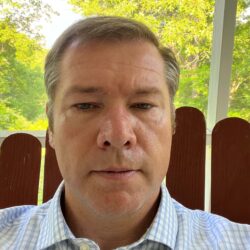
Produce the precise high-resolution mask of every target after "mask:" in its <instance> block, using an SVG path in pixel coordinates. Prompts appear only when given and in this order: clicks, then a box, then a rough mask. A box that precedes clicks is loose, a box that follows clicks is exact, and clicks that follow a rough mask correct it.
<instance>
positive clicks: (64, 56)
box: [45, 17, 178, 219]
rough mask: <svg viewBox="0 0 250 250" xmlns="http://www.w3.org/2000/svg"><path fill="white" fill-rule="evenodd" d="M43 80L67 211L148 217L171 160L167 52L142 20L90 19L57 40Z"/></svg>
mask: <svg viewBox="0 0 250 250" xmlns="http://www.w3.org/2000/svg"><path fill="white" fill-rule="evenodd" d="M45 80H46V86H47V91H48V95H49V106H48V108H47V113H48V116H49V119H50V144H51V146H52V147H53V148H54V149H55V151H56V156H57V160H58V165H59V168H60V171H61V173H62V176H63V179H64V181H65V203H66V207H67V209H68V210H70V213H71V214H74V213H75V214H78V215H79V214H81V215H83V214H85V215H88V216H91V214H92V216H93V215H94V216H99V217H102V218H106V219H112V218H113V219H114V218H123V219H124V218H126V216H128V215H130V216H131V215H134V216H135V215H136V214H139V215H140V216H142V217H145V218H146V217H148V214H149V212H150V211H151V210H152V207H154V206H155V204H156V200H157V199H158V197H159V192H160V185H161V182H162V180H163V178H164V177H165V175H166V172H167V168H168V163H169V158H170V148H171V139H172V123H173V109H174V108H173V104H172V102H173V96H174V93H175V91H176V88H177V81H178V66H177V63H176V61H175V59H174V57H173V55H172V53H171V51H170V50H168V49H164V48H161V47H160V46H159V44H158V41H157V39H156V38H155V36H154V35H153V33H152V32H151V31H150V30H149V29H148V28H147V27H145V26H144V25H142V24H139V23H137V22H134V21H131V20H128V19H124V18H116V17H96V18H90V19H86V20H84V21H80V22H78V23H76V24H75V25H73V26H72V27H70V28H69V29H68V30H66V31H65V32H64V33H63V35H62V36H61V37H60V38H59V39H58V40H57V42H56V43H55V45H54V46H53V48H52V50H51V52H50V53H49V55H48V57H47V61H46V67H45ZM67 209H66V210H67Z"/></svg>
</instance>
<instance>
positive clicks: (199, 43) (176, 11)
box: [68, 0, 250, 120]
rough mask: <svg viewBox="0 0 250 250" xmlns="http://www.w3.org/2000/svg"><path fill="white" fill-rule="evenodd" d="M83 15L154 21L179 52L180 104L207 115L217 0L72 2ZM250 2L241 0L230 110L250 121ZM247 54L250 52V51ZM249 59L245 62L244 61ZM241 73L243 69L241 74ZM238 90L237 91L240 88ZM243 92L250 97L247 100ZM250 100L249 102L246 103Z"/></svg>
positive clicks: (164, 40)
mask: <svg viewBox="0 0 250 250" xmlns="http://www.w3.org/2000/svg"><path fill="white" fill-rule="evenodd" d="M68 2H69V3H70V4H72V5H73V7H74V11H75V12H77V13H79V14H82V15H83V16H92V15H116V16H126V17H130V18H133V19H136V20H139V21H142V22H143V23H145V24H146V25H148V26H149V27H150V28H151V29H152V30H153V31H154V32H155V33H156V34H157V35H158V37H159V38H160V40H161V43H162V44H163V45H165V46H168V47H170V48H172V49H173V50H174V52H175V53H176V55H177V59H178V61H179V62H180V65H181V80H180V86H179V89H180V91H179V92H178V93H177V96H176V101H175V104H176V106H177V107H178V106H185V105H189V106H195V107H197V108H199V109H200V110H202V111H203V112H205V113H206V109H207V96H208V83H209V70H210V69H209V68H210V57H211V41H212V29H213V13H214V3H215V1H214V0H182V1H179V0H169V1H165V0H158V1H153V0H142V1H138V0H129V1H128V0H106V1H102V0H68ZM248 7H249V1H243V0H240V1H238V13H237V16H238V19H237V29H236V33H237V36H236V39H237V40H238V43H237V42H236V46H235V49H234V65H233V74H232V76H233V77H232V88H231V94H230V114H231V115H232V114H234V115H236V116H241V117H243V118H245V119H248V120H250V114H249V113H250V112H247V109H248V110H250V106H249V102H250V92H249V91H250V90H249V76H248V73H247V72H249V65H250V60H249V53H247V52H246V51H249V44H250V43H249V42H247V41H248V40H249V25H250V22H249V19H248V16H247V15H246V17H245V20H244V21H243V20H242V13H246V12H245V10H246V9H247V8H248ZM246 54H247V55H246ZM242 58H244V60H242ZM236 72H237V73H236ZM235 90H237V91H235ZM242 95H243V96H244V98H243V99H242ZM246 104H247V105H246ZM244 109H245V110H246V112H244Z"/></svg>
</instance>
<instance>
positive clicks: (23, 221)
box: [0, 202, 49, 249]
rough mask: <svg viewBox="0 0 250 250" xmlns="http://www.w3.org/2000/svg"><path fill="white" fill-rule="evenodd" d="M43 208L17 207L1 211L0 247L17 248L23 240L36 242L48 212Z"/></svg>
mask: <svg viewBox="0 0 250 250" xmlns="http://www.w3.org/2000/svg"><path fill="white" fill-rule="evenodd" d="M48 206H49V202H48V203H45V204H43V205H41V206H30V205H29V206H17V207H10V208H5V209H1V210H0V245H1V246H5V248H6V249H7V247H9V246H15V244H18V241H20V240H22V239H24V238H25V239H26V240H27V241H29V240H31V239H32V240H35V238H37V237H38V235H39V231H40V227H41V224H42V221H43V219H44V217H45V216H46V213H47V210H48Z"/></svg>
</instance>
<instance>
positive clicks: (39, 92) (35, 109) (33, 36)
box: [0, 0, 53, 129]
mask: <svg viewBox="0 0 250 250" xmlns="http://www.w3.org/2000/svg"><path fill="white" fill-rule="evenodd" d="M52 13H53V11H52V10H51V8H50V7H49V6H48V5H44V4H43V3H42V1H41V0H30V1H22V0H19V1H12V0H1V1H0V17H1V19H0V52H1V53H0V97H1V102H0V105H1V109H0V115H1V119H0V129H10V128H14V127H16V129H21V128H22V129H24V128H25V129H27V127H30V126H31V122H34V121H36V120H37V119H38V118H41V117H42V118H43V119H44V118H45V117H44V115H43V114H44V103H45V100H46V95H45V89H44V83H43V61H44V58H45V55H46V52H47V51H46V50H45V49H44V48H43V40H42V39H43V37H42V36H41V34H40V28H39V25H36V21H37V20H39V19H40V18H43V17H44V16H45V17H46V18H49V17H50V15H51V14H52ZM38 124H39V123H38Z"/></svg>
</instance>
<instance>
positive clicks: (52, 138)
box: [46, 103, 55, 149]
mask: <svg viewBox="0 0 250 250" xmlns="http://www.w3.org/2000/svg"><path fill="white" fill-rule="evenodd" d="M48 111H49V106H48V103H46V114H47V117H48V118H49V115H48ZM48 136H49V145H50V146H51V147H52V148H53V149H55V143H54V134H53V131H52V130H51V127H50V124H49V128H48Z"/></svg>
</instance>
